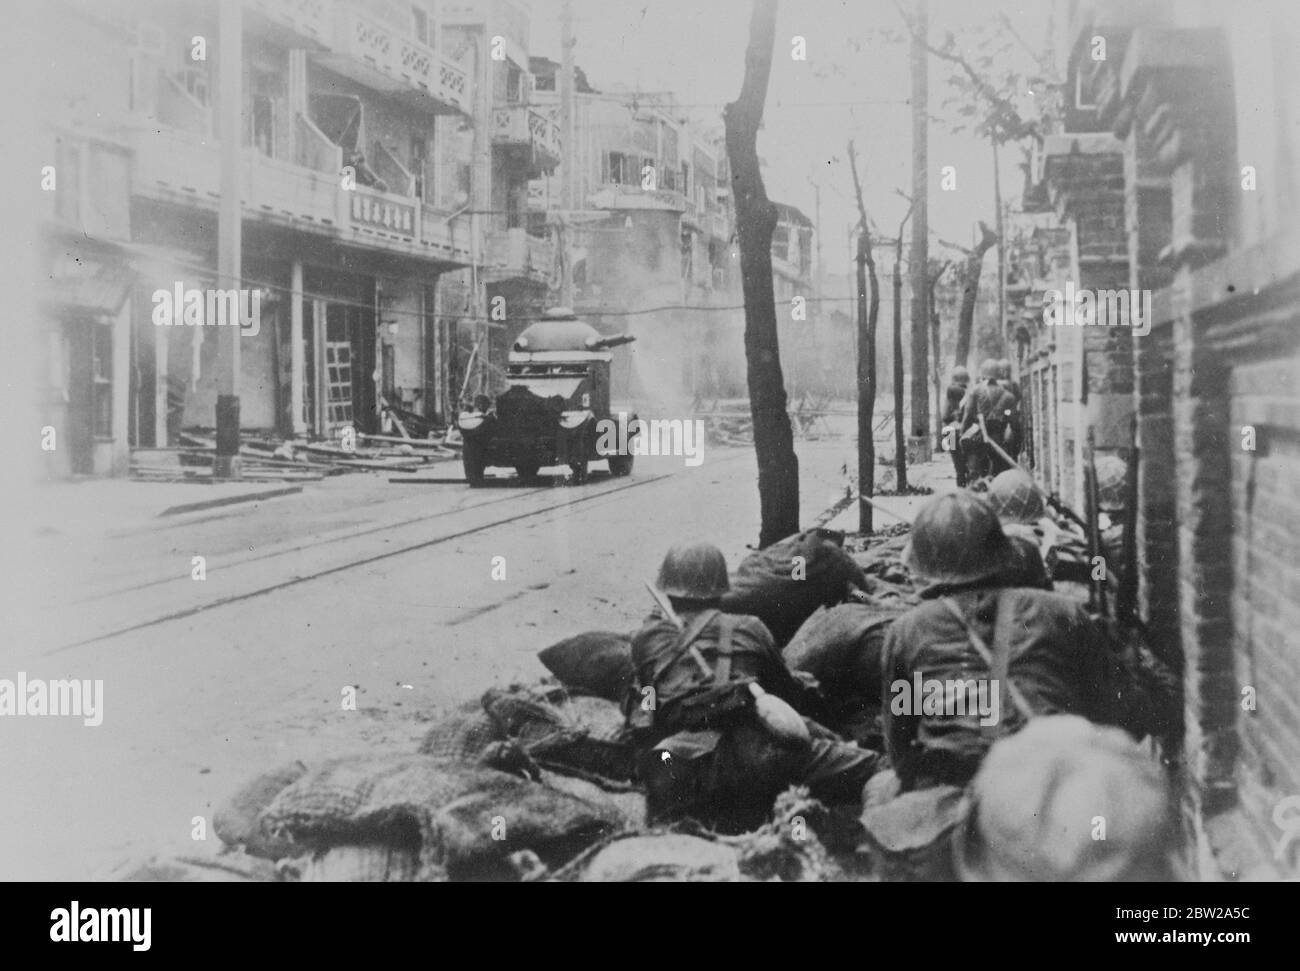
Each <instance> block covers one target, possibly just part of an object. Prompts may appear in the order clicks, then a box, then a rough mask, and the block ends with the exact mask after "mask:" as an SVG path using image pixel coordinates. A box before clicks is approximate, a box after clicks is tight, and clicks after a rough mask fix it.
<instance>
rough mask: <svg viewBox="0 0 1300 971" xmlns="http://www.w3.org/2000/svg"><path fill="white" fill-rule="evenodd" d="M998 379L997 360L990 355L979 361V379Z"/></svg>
mask: <svg viewBox="0 0 1300 971" xmlns="http://www.w3.org/2000/svg"><path fill="white" fill-rule="evenodd" d="M997 379H998V362H997V361H995V360H993V358H991V357H986V358H985V359H984V360H982V361H980V380H981V381H996V380H997Z"/></svg>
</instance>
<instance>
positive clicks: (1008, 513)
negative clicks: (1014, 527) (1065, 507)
mask: <svg viewBox="0 0 1300 971" xmlns="http://www.w3.org/2000/svg"><path fill="white" fill-rule="evenodd" d="M988 500H989V502H991V503H992V504H993V509H994V511H995V512H996V513H997V514H998V519H1000V520H1002V522H1003V523H1036V522H1038V520H1040V519H1042V518H1043V516H1044V514H1045V513H1046V511H1047V509H1046V506H1045V505H1044V503H1043V494H1042V493H1041V492H1040V491H1039V490H1038V487H1037V486H1036V485H1034V480H1033V479H1031V478H1030V477H1029V473H1027V472H1025V471H1024V470H1023V469H1007V470H1006V471H1005V472H1000V473H998V474H997V475H996V476H995V477H994V479H993V481H992V482H990V483H989V491H988Z"/></svg>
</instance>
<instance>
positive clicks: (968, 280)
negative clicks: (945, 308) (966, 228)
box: [953, 223, 998, 367]
mask: <svg viewBox="0 0 1300 971" xmlns="http://www.w3.org/2000/svg"><path fill="white" fill-rule="evenodd" d="M980 232H981V233H983V236H982V237H981V239H980V241H979V242H978V243H976V244H975V248H974V249H972V250H967V251H966V262H965V263H963V264H962V269H961V311H960V312H959V313H958V314H957V353H956V354H955V355H954V356H953V363H954V364H955V365H956V366H957V367H966V366H967V358H969V357H970V341H971V333H972V332H973V331H974V329H975V298H976V296H978V294H979V288H980V267H982V266H983V265H984V254H985V253H987V252H988V251H989V248H990V247H991V246H992V245H993V244H994V243H996V242H997V241H998V237H997V234H996V233H994V232H993V230H991V229H989V227H988V226H987V225H986V224H985V223H980Z"/></svg>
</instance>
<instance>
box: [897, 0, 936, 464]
mask: <svg viewBox="0 0 1300 971" xmlns="http://www.w3.org/2000/svg"><path fill="white" fill-rule="evenodd" d="M928 31H929V5H928V2H927V0H916V31H915V33H914V34H913V36H912V206H913V210H912V246H911V261H912V262H911V264H910V272H909V274H908V275H909V276H910V278H911V289H912V393H911V399H912V420H911V426H912V437H913V438H914V439H915V440H916V444H917V448H918V456H919V459H920V461H925V460H927V459H928V458H929V455H930V441H931V439H930V427H929V426H930V392H929V388H928V387H927V385H928V384H929V373H930V360H929V344H930V340H929V338H930V335H929V327H928V323H929V314H928V313H927V311H926V305H927V300H926V298H927V296H928V295H929V288H928V287H927V286H926V282H927V281H926V273H927V271H928V269H929V253H928V252H927V250H928V242H929V233H930V226H929V215H928V213H929V209H928V202H929V199H928V196H929V191H928V182H927V178H928V176H929V173H928V171H927V169H928V168H929V161H928V154H929V145H928V139H927V137H926V136H927V135H928V130H927V128H926V126H927V124H928V122H929V111H928V108H929V85H928V80H929V78H928V76H927V71H928V68H929V61H928V59H927V57H926V51H925V39H926V34H927V33H928ZM935 354H936V362H937V360H938V352H937V351H936V352H935ZM901 487H902V486H901V484H900V488H901Z"/></svg>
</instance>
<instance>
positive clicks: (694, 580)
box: [655, 543, 731, 600]
mask: <svg viewBox="0 0 1300 971" xmlns="http://www.w3.org/2000/svg"><path fill="white" fill-rule="evenodd" d="M655 585H656V586H658V587H659V589H660V590H662V591H663V592H664V593H666V594H668V596H670V597H681V598H682V599H684V600H716V599H717V598H718V597H721V596H722V595H723V594H724V593H726V592H727V591H728V590H730V589H731V581H730V580H728V579H727V558H726V557H725V556H723V555H722V550H720V549H718V548H717V547H716V546H714V545H713V544H712V543H678V544H677V545H676V546H674V547H673V548H672V549H670V550H669V551H668V555H667V556H665V557H664V562H663V565H661V566H660V567H659V579H658V580H657V581H656V583H655Z"/></svg>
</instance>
